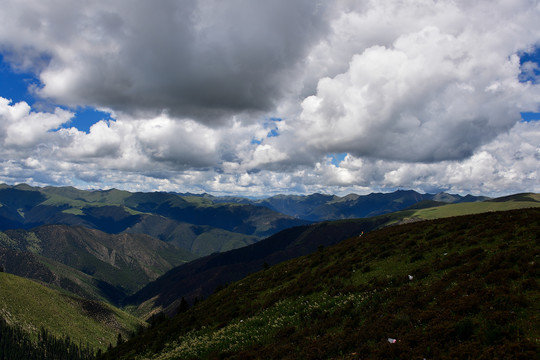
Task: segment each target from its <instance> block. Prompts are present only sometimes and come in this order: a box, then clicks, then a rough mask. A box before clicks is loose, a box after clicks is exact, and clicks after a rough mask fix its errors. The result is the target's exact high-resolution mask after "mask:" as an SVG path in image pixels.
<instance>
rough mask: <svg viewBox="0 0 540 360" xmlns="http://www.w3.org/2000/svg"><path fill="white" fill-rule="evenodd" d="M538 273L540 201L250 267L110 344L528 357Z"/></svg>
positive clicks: (186, 352)
mask: <svg viewBox="0 0 540 360" xmlns="http://www.w3.org/2000/svg"><path fill="white" fill-rule="evenodd" d="M409 275H411V276H412V280H410V278H409ZM539 281H540V209H528V210H516V211H510V212H492V213H486V214H481V215H471V216H461V217H454V218H448V219H439V220H435V221H428V222H417V223H411V224H407V225H402V226H394V227H389V228H386V229H383V230H379V231H375V232H372V233H369V234H365V235H364V236H363V237H355V238H351V239H348V240H346V241H343V242H341V243H340V244H338V245H336V246H333V247H330V248H327V249H324V250H322V251H319V252H317V253H315V254H312V255H309V256H305V257H302V258H299V259H296V260H292V261H289V262H285V263H282V264H280V265H276V266H273V267H271V268H270V269H268V270H265V271H261V272H259V273H256V274H253V275H251V276H249V277H247V278H245V279H244V280H241V281H239V282H236V283H234V284H231V285H230V286H228V287H226V288H225V289H223V290H221V291H220V292H219V293H217V294H215V295H213V296H211V297H210V298H208V299H207V300H205V301H203V302H201V303H199V304H197V305H196V306H194V307H193V308H192V309H190V310H189V311H188V312H186V313H182V314H179V315H177V316H176V317H175V318H174V319H173V320H171V321H169V322H166V323H164V324H162V325H161V326H160V327H157V328H156V329H154V330H153V331H150V332H147V333H146V334H144V335H143V336H142V337H139V338H137V339H134V340H133V341H130V342H128V343H126V344H124V345H122V346H120V347H118V348H116V349H114V350H113V351H112V352H111V353H109V354H107V355H108V356H109V358H115V359H116V358H122V357H123V358H137V359H143V358H144V359H147V358H152V359H177V358H210V359H213V358H262V359H265V358H266V359H286V358H289V359H297V358H302V359H320V358H336V359H356V358H358V357H360V358H370V359H387V358H396V359H415V358H420V359H421V358H424V357H425V358H437V359H448V358H463V357H464V356H469V357H470V358H486V359H491V358H524V359H525V358H534V356H536V355H537V354H538V353H539V352H540V345H539V344H540V284H539ZM388 338H394V339H397V342H396V343H394V344H390V343H389V342H388Z"/></svg>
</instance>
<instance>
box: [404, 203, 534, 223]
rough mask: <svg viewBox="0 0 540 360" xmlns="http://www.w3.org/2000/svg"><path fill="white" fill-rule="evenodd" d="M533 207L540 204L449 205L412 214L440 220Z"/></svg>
mask: <svg viewBox="0 0 540 360" xmlns="http://www.w3.org/2000/svg"><path fill="white" fill-rule="evenodd" d="M532 207H540V202H537V201H506V202H490V201H482V202H472V203H460V204H448V205H444V206H439V207H434V208H429V209H420V210H416V211H414V212H413V213H412V215H411V216H412V217H419V218H422V219H428V220H431V219H439V218H445V217H451V216H460V215H472V214H480V213H484V212H489V211H506V210H515V209H525V208H532Z"/></svg>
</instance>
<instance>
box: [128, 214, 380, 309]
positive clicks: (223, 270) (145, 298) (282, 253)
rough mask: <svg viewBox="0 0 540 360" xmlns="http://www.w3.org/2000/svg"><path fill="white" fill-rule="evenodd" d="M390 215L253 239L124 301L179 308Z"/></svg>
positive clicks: (179, 269)
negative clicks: (251, 241)
mask: <svg viewBox="0 0 540 360" xmlns="http://www.w3.org/2000/svg"><path fill="white" fill-rule="evenodd" d="M389 220H390V218H387V217H380V218H376V219H355V220H343V221H340V222H335V223H327V222H324V223H319V224H314V225H310V226H307V225H306V226H300V227H294V228H290V229H287V230H283V231H281V232H279V233H278V234H275V235H273V236H270V237H269V238H267V239H264V240H261V241H259V242H257V243H255V244H253V245H250V246H246V247H243V248H240V249H235V250H231V251H228V252H224V253H218V254H212V255H209V256H206V257H204V258H200V259H197V260H194V261H192V262H190V263H187V264H185V265H181V266H178V267H176V268H174V269H172V270H170V271H169V272H167V273H166V274H164V275H163V276H161V277H160V278H158V279H157V280H155V281H153V282H151V283H149V284H148V285H147V286H145V287H144V288H143V289H141V290H140V291H138V292H137V293H136V294H134V295H133V296H131V297H129V298H127V299H126V300H125V303H126V304H133V305H136V306H138V309H137V311H136V313H138V314H139V315H140V316H142V317H145V318H147V317H148V316H150V315H152V314H154V313H156V312H157V311H164V312H166V313H168V314H174V313H175V312H176V309H177V307H178V306H179V304H180V300H181V298H182V297H183V298H185V299H186V300H187V301H189V302H193V301H195V299H197V298H199V299H200V298H205V297H207V296H209V295H210V294H212V293H213V292H214V291H215V290H216V288H219V287H221V286H223V285H225V284H227V283H229V282H233V281H236V280H239V279H241V278H243V277H245V276H247V275H248V274H250V273H253V272H256V271H259V270H261V269H262V268H264V267H265V266H270V265H274V264H277V263H280V262H282V261H285V260H289V259H292V258H296V257H299V256H302V255H306V254H309V253H311V252H314V251H316V250H317V249H319V248H321V247H325V246H329V245H333V244H336V243H338V242H339V241H341V240H344V239H346V238H348V237H351V236H355V235H358V234H361V233H362V232H363V231H370V230H373V229H375V228H377V227H378V226H381V225H383V224H385V223H386V222H388V221H389Z"/></svg>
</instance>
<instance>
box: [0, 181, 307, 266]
mask: <svg viewBox="0 0 540 360" xmlns="http://www.w3.org/2000/svg"><path fill="white" fill-rule="evenodd" d="M306 223H307V222H306V221H302V220H299V219H295V218H293V217H291V216H287V215H283V214H280V213H277V212H275V211H272V210H270V209H268V208H265V207H260V206H255V205H252V204H245V205H244V204H214V203H212V202H211V201H209V200H206V199H204V198H201V197H194V196H186V197H182V196H179V195H176V194H171V193H161V192H155V193H130V192H128V191H120V190H116V189H111V190H104V191H102V190H95V191H85V190H78V189H76V188H73V187H61V188H59V187H44V188H34V187H31V186H28V185H25V184H21V185H17V186H8V185H5V184H3V185H0V230H7V229H18V228H19V229H31V228H35V227H37V226H41V225H50V224H62V225H71V226H84V227H87V228H92V229H97V230H101V231H103V232H107V233H111V234H119V233H140V234H146V235H151V236H154V237H157V238H158V239H160V240H163V241H166V242H170V243H171V244H174V245H175V246H178V247H181V248H183V249H186V250H188V251H190V252H193V253H195V254H197V255H200V256H204V255H208V254H211V253H213V252H216V251H226V250H230V249H232V248H237V247H241V246H245V245H248V244H252V243H254V242H255V241H258V240H260V239H261V238H264V237H266V236H270V235H272V234H274V233H276V232H278V231H280V230H283V229H286V228H288V227H291V226H297V225H302V224H306Z"/></svg>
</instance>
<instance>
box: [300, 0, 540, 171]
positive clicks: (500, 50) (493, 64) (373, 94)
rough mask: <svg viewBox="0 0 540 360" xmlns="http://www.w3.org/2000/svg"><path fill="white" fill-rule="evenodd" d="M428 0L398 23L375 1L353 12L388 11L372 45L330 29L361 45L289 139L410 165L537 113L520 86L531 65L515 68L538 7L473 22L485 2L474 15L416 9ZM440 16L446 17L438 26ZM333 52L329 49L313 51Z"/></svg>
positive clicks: (322, 85) (452, 154) (534, 33)
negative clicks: (533, 112) (447, 17)
mask: <svg viewBox="0 0 540 360" xmlns="http://www.w3.org/2000/svg"><path fill="white" fill-rule="evenodd" d="M379 3H380V2H379ZM428 3H429V2H422V4H420V6H418V7H417V8H415V7H410V8H407V9H404V11H405V14H407V16H404V19H405V20H402V19H400V18H399V17H400V15H403V14H401V13H400V12H396V11H394V12H392V11H388V5H387V4H386V3H385V4H381V5H377V4H378V3H377V4H375V3H372V7H371V8H370V9H369V11H367V12H366V13H365V14H364V16H360V15H359V14H355V15H354V17H353V18H354V22H355V23H362V20H365V21H364V22H365V23H373V22H374V21H373V20H374V19H373V16H378V19H379V20H382V19H383V17H382V16H380V15H381V14H382V13H385V14H387V15H388V17H387V18H385V20H386V21H384V22H383V25H382V26H381V25H379V26H378V27H379V28H381V27H383V29H382V30H383V31H382V35H380V36H379V40H380V42H379V43H377V42H375V41H373V40H372V41H373V42H372V45H370V43H369V42H365V41H364V42H363V41H361V40H365V37H364V36H363V33H361V32H359V33H358V34H351V33H344V32H343V31H339V30H340V29H337V30H336V33H337V34H341V36H342V37H344V38H345V39H347V40H348V39H351V38H352V39H356V38H359V40H357V41H356V42H357V43H358V45H359V46H360V47H359V48H357V49H356V51H358V52H357V53H352V54H351V58H350V61H349V63H348V68H346V69H345V70H344V71H343V72H341V73H338V74H336V75H335V76H333V77H323V78H322V79H320V80H318V84H317V90H316V94H314V95H311V96H308V97H306V98H305V100H304V101H303V102H302V103H301V113H300V116H299V118H298V124H297V125H296V126H295V129H296V131H295V137H297V138H299V139H300V140H301V141H302V142H304V143H307V144H309V145H310V147H311V148H312V149H313V150H314V151H317V152H318V153H328V152H349V153H351V154H354V155H356V156H367V157H372V158H381V159H388V160H398V161H408V162H415V161H420V162H434V161H441V160H450V159H455V160H458V159H464V158H467V157H469V156H471V155H472V154H473V152H474V150H475V149H477V148H478V147H479V146H481V145H482V144H486V143H487V142H489V141H491V140H493V139H494V138H495V137H496V136H497V135H498V134H500V133H503V132H505V131H507V130H508V129H510V128H511V127H512V126H513V125H514V124H515V123H516V122H517V121H519V120H520V118H521V116H520V111H530V110H532V111H536V110H537V108H538V98H539V96H540V88H539V87H538V86H537V85H534V84H532V83H530V82H528V83H523V82H520V74H521V72H522V71H523V70H525V71H527V72H528V73H530V71H531V70H530V69H532V68H533V66H532V65H530V64H527V65H526V66H525V69H522V67H521V66H520V61H519V57H518V56H517V55H516V53H517V51H518V50H519V49H520V47H527V46H530V43H531V41H537V39H538V35H539V30H538V26H537V25H533V21H534V18H535V17H537V16H538V15H539V13H538V9H535V8H532V9H529V11H530V14H529V15H527V12H526V9H525V8H520V7H519V6H518V7H517V8H516V9H514V8H512V9H511V10H512V12H513V14H512V15H510V16H508V14H505V13H496V14H495V15H496V16H494V17H492V18H490V19H489V20H486V21H482V20H480V19H479V20H478V22H473V23H470V22H468V20H472V19H474V18H475V17H477V16H478V13H475V10H476V11H480V10H481V9H482V10H484V11H488V10H489V11H491V10H490V9H488V8H487V6H488V4H487V3H483V5H484V6H483V7H480V8H478V9H470V8H462V9H458V8H455V7H454V6H451V7H450V9H449V8H448V6H447V5H446V6H437V5H434V6H433V7H426V6H423V5H426V4H428ZM396 8H398V9H400V7H399V6H397V7H396ZM411 9H412V10H415V11H416V12H420V13H425V12H427V10H426V9H429V11H428V14H427V15H428V16H427V17H422V16H420V17H418V16H413V15H414V14H413V13H411ZM394 10H396V9H395V8H394ZM499 10H500V9H499ZM446 12H448V14H449V17H450V20H446V21H441V23H438V22H437V21H435V20H441V19H442V18H443V16H444V14H445V13H446ZM374 14H375V15H374ZM417 15H421V14H417ZM357 18H359V19H357ZM416 19H419V21H418V23H413V22H414V21H415V20H416ZM494 19H495V20H497V22H495V21H494ZM517 19H519V20H520V21H523V23H516V20H517ZM428 20H432V21H431V22H430V21H428ZM459 20H461V21H459ZM351 21H353V20H349V22H345V21H343V20H340V21H339V22H338V23H337V25H336V26H338V25H339V26H344V25H343V24H345V25H347V26H350V25H349V24H350V22H351ZM394 21H395V22H394ZM505 23H506V25H505ZM387 24H394V25H395V27H394V28H393V29H392V31H388V30H387V29H384V27H385V25H386V26H388V25H387ZM400 26H401V27H402V29H399V28H400ZM376 27H377V26H376ZM531 29H532V30H531ZM359 30H360V29H359ZM384 30H387V31H384ZM517 33H519V36H517ZM336 36H337V35H336ZM369 36H371V37H374V38H376V37H377V36H376V35H375V34H371V33H369ZM392 37H393V40H392V41H390V39H392ZM374 40H376V39H374ZM334 41H335V42H337V43H338V44H341V42H343V41H344V39H339V38H338V39H335V40H334ZM354 42H355V41H353V43H354ZM381 44H384V45H381ZM340 46H341V45H340ZM340 46H338V47H340ZM362 47H364V48H362ZM332 48H333V47H332V46H328V45H327V47H322V48H319V49H317V53H318V54H319V55H321V54H324V51H330V50H331V49H332ZM319 66H320V65H319Z"/></svg>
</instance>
